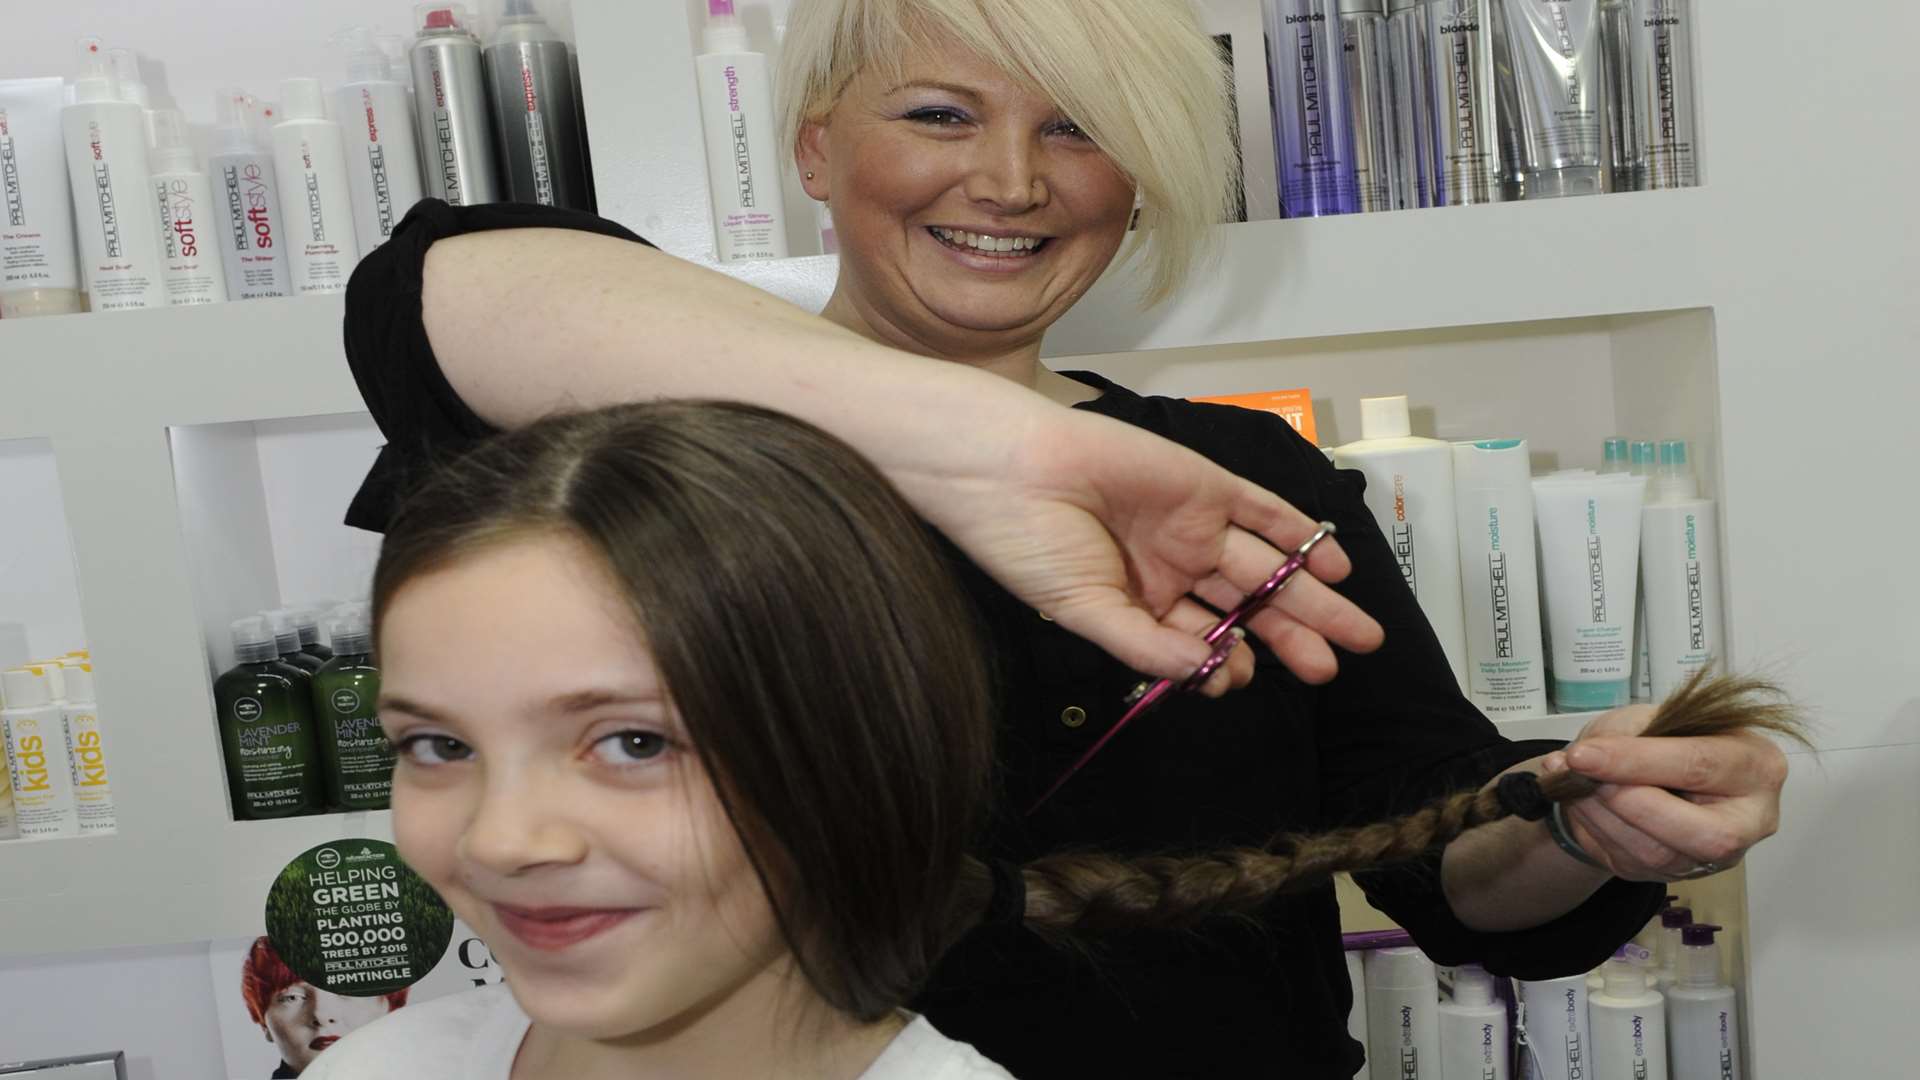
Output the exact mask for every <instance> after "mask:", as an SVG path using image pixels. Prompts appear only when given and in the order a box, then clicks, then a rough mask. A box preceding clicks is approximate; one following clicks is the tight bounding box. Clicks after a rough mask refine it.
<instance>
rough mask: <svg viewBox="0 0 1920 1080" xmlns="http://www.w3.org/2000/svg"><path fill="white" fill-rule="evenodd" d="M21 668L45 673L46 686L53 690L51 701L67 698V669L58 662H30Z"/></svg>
mask: <svg viewBox="0 0 1920 1080" xmlns="http://www.w3.org/2000/svg"><path fill="white" fill-rule="evenodd" d="M21 666H22V667H30V668H40V669H42V670H44V671H45V672H46V673H47V685H48V686H51V687H52V688H53V700H55V701H61V700H64V699H65V698H66V696H67V669H66V668H65V667H62V666H61V664H60V661H58V660H31V661H28V662H27V663H25V664H22V665H21Z"/></svg>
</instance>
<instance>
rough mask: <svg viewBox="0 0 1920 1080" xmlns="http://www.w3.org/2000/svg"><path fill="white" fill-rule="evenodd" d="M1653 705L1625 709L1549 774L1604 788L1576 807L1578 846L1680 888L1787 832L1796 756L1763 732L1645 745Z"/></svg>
mask: <svg viewBox="0 0 1920 1080" xmlns="http://www.w3.org/2000/svg"><path fill="white" fill-rule="evenodd" d="M1653 713H1654V710H1653V709H1652V708H1651V707H1649V706H1634V707H1633V708H1628V709H1618V710H1615V711H1613V712H1610V713H1607V714H1606V715H1604V716H1601V717H1599V718H1597V719H1595V720H1594V721H1593V722H1592V723H1591V724H1588V725H1587V729H1586V730H1585V731H1583V732H1582V733H1581V735H1580V738H1579V739H1578V740H1577V741H1575V742H1574V743H1573V745H1571V746H1569V747H1568V748H1567V749H1566V750H1565V751H1564V752H1561V753H1556V754H1552V755H1550V756H1549V757H1548V758H1547V760H1546V762H1545V767H1546V769H1547V770H1548V771H1549V772H1555V771H1559V770H1560V769H1562V768H1570V769H1572V770H1573V771H1575V772H1577V773H1579V774H1580V775H1582V776H1586V777H1589V778H1591V779H1593V780H1598V781H1600V782H1601V786H1600V790H1599V791H1598V792H1597V793H1595V794H1594V795H1593V797H1591V798H1587V799H1582V800H1580V801H1579V802H1577V803H1573V804H1571V805H1569V806H1568V808H1567V814H1566V816H1567V821H1568V825H1569V827H1570V828H1571V829H1572V831H1573V834H1574V839H1575V840H1577V841H1578V842H1579V843H1580V846H1582V847H1584V848H1586V849H1587V851H1588V853H1589V854H1591V855H1593V857H1594V858H1596V859H1598V860H1600V861H1601V862H1603V863H1605V864H1606V866H1607V869H1609V870H1611V871H1612V872H1613V873H1614V874H1615V875H1616V876H1618V877H1622V878H1625V879H1627V880H1629V881H1675V880H1680V879H1683V878H1687V877H1692V876H1699V872H1700V870H1701V869H1702V868H1703V867H1707V866H1708V865H1709V864H1711V866H1712V867H1716V868H1718V869H1721V870H1725V869H1728V868H1730V867H1733V866H1736V865H1738V864H1739V862H1740V860H1741V859H1743V858H1745V857H1746V853H1747V851H1748V850H1750V849H1751V848H1752V847H1753V845H1755V844H1757V843H1759V842H1760V841H1762V840H1765V839H1766V838H1767V837H1769V836H1772V835H1773V834H1774V832H1775V830H1777V829H1778V828H1779V825H1780V790H1781V788H1782V787H1783V786H1785V784H1786V781H1787V755H1786V754H1785V753H1784V752H1783V751H1782V750H1781V749H1780V748H1779V747H1778V746H1776V745H1774V743H1773V741H1772V740H1770V739H1768V738H1766V737H1765V736H1763V735H1759V734H1755V733H1753V732H1743V733H1739V734H1733V735H1719V736H1714V737H1711V738H1699V739H1682V738H1642V737H1640V732H1642V731H1644V730H1646V727H1647V724H1648V723H1649V722H1651V721H1652V719H1653Z"/></svg>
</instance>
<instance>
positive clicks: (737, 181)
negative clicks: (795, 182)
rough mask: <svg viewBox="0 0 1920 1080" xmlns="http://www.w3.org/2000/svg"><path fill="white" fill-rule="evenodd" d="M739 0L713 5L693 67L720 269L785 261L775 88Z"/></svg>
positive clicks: (712, 1) (721, 0) (718, 0)
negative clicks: (742, 15)
mask: <svg viewBox="0 0 1920 1080" xmlns="http://www.w3.org/2000/svg"><path fill="white" fill-rule="evenodd" d="M733 3H734V0H708V3H707V25H706V28H705V29H704V30H703V31H702V32H701V38H700V41H701V50H702V51H701V53H700V55H699V56H696V57H694V61H693V68H694V74H695V77H696V79H697V80H698V82H699V88H700V120H701V126H702V127H703V128H704V129H705V130H706V136H707V180H708V183H709V184H710V185H711V186H712V188H713V218H714V233H715V240H716V242H717V244H718V247H717V249H716V250H717V252H718V254H719V256H720V261H721V262H723V263H729V262H742V261H745V260H748V259H784V258H786V257H787V253H788V248H787V224H786V215H785V211H786V205H787V203H786V197H785V195H784V194H783V193H782V191H781V183H780V170H781V165H780V152H779V144H778V142H777V141H776V140H775V139H774V135H773V126H774V125H773V82H772V79H771V78H769V76H768V74H767V57H766V54H764V53H757V52H754V51H753V49H752V46H751V44H750V43H749V41H748V39H747V28H746V24H744V23H742V22H741V21H740V16H739V15H738V14H737V13H735V11H734V9H733Z"/></svg>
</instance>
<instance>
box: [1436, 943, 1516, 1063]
mask: <svg viewBox="0 0 1920 1080" xmlns="http://www.w3.org/2000/svg"><path fill="white" fill-rule="evenodd" d="M1439 1011H1440V1080H1508V1076H1509V1075H1510V1074H1511V1072H1512V1068H1511V1063H1510V1060H1509V1058H1508V1052H1509V1051H1508V1045H1507V1007H1506V1006H1505V1005H1502V1004H1500V1003H1499V1002H1498V1001H1495V1000H1494V997H1493V976H1491V975H1489V974H1487V973H1486V970H1485V969H1484V968H1481V967H1480V966H1478V965H1476V964H1468V965H1465V966H1463V967H1458V968H1455V969H1454V972H1453V1000H1452V1001H1443V1002H1441V1003H1440V1006H1439Z"/></svg>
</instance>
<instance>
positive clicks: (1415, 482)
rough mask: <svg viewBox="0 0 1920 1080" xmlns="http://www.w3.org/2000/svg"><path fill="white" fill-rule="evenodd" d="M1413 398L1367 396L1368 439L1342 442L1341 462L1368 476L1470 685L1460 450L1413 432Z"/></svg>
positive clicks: (1363, 406) (1370, 500) (1384, 520)
mask: <svg viewBox="0 0 1920 1080" xmlns="http://www.w3.org/2000/svg"><path fill="white" fill-rule="evenodd" d="M1412 432H1413V428H1412V423H1411V421H1410V419H1409V417H1408V409H1407V399H1406V398H1405V397H1404V396H1399V397H1380V398H1362V399H1361V401H1360V441H1359V442H1353V443H1348V444H1347V445H1345V446H1341V447H1336V448H1335V449H1334V451H1333V462H1334V464H1335V465H1338V466H1339V467H1341V468H1343V469H1358V470H1359V471H1360V472H1361V473H1363V474H1365V476H1366V478H1367V494H1366V501H1367V509H1369V510H1371V511H1373V516H1374V520H1376V521H1378V522H1379V523H1380V531H1381V532H1382V533H1384V534H1386V538H1387V545H1388V546H1389V547H1391V548H1392V549H1393V557H1394V559H1395V560H1396V561H1397V562H1398V563H1399V564H1400V574H1401V576H1402V577H1404V578H1405V579H1406V582H1407V585H1408V587H1409V588H1411V589H1412V590H1413V595H1414V596H1415V597H1417V598H1418V599H1419V601H1420V610H1421V611H1423V612H1425V613H1426V616H1427V621H1428V622H1429V623H1431V624H1432V625H1433V632H1434V634H1436V635H1437V636H1438V637H1439V638H1440V647H1441V648H1442V649H1443V650H1445V651H1446V654H1447V663H1448V664H1450V665H1452V667H1453V674H1454V678H1456V679H1458V680H1459V682H1460V686H1461V688H1462V689H1465V688H1466V686H1467V632H1466V622H1465V613H1464V612H1463V611H1462V610H1461V604H1460V536H1459V533H1458V531H1457V527H1456V525H1455V521H1454V485H1453V450H1452V448H1451V447H1450V446H1449V445H1448V444H1446V443H1443V442H1441V441H1439V440H1438V439H1420V438H1415V437H1413V434H1412Z"/></svg>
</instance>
